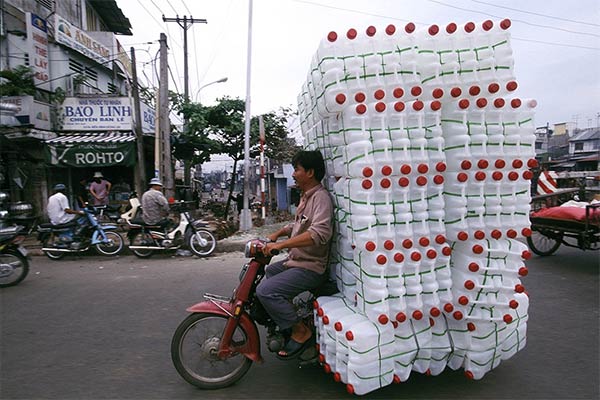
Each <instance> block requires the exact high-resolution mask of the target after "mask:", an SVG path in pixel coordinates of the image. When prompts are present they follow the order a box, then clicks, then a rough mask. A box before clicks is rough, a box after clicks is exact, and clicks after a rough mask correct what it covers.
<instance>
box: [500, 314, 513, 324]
mask: <svg viewBox="0 0 600 400" xmlns="http://www.w3.org/2000/svg"><path fill="white" fill-rule="evenodd" d="M502 320H503V321H504V322H506V323H507V324H510V323H511V322H512V320H513V318H512V316H511V315H510V314H504V317H502Z"/></svg>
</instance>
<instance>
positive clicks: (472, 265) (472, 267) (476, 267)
mask: <svg viewBox="0 0 600 400" xmlns="http://www.w3.org/2000/svg"><path fill="white" fill-rule="evenodd" d="M469 271H471V272H477V271H479V264H477V263H476V262H472V263H470V264H469Z"/></svg>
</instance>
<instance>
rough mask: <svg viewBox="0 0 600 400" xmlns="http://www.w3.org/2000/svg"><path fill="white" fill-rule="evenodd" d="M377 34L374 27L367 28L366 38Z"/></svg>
mask: <svg viewBox="0 0 600 400" xmlns="http://www.w3.org/2000/svg"><path fill="white" fill-rule="evenodd" d="M375 33H377V29H376V28H375V27H374V26H369V27H368V28H367V36H374V35H375Z"/></svg>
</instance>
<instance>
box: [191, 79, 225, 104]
mask: <svg viewBox="0 0 600 400" xmlns="http://www.w3.org/2000/svg"><path fill="white" fill-rule="evenodd" d="M227 79H228V78H227V77H225V78H221V79H219V80H217V81H214V82H211V83H207V84H206V85H202V86H200V88H199V89H198V91H197V92H196V99H197V100H196V102H197V103H200V91H201V90H202V89H204V88H205V87H207V86H210V85H212V84H215V83H223V82H227Z"/></svg>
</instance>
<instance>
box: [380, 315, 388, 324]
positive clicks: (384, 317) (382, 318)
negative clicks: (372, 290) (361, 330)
mask: <svg viewBox="0 0 600 400" xmlns="http://www.w3.org/2000/svg"><path fill="white" fill-rule="evenodd" d="M377 320H378V321H379V323H380V324H381V325H385V324H387V323H388V321H389V319H388V317H387V315H385V314H381V315H380V316H379V318H377Z"/></svg>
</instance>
